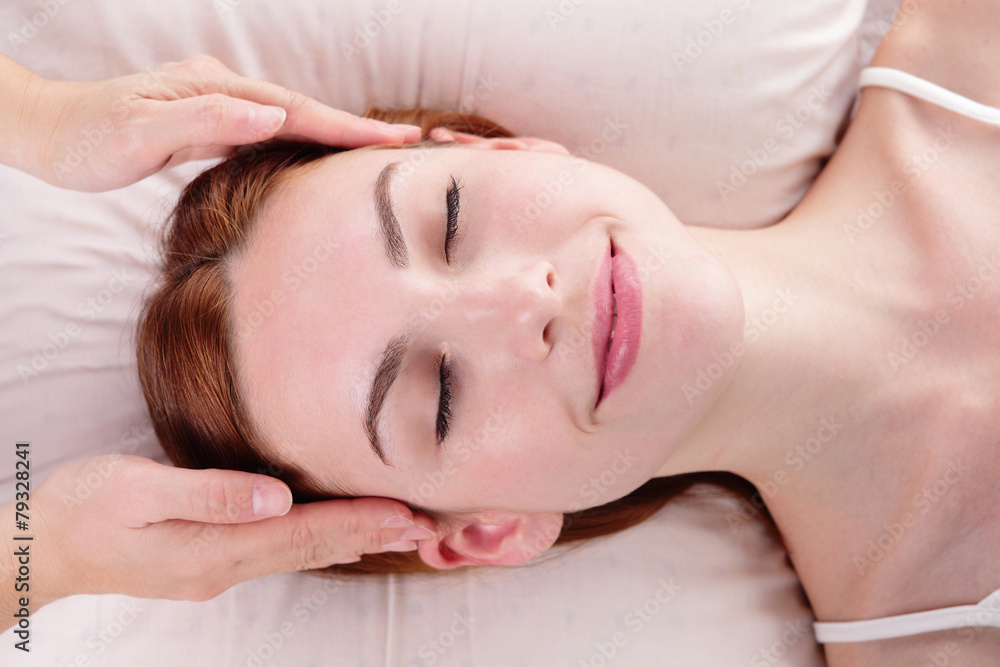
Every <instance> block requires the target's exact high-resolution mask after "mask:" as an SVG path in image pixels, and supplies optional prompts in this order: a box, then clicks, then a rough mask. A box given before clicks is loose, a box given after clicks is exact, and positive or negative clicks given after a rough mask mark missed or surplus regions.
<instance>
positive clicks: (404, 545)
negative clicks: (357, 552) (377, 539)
mask: <svg viewBox="0 0 1000 667" xmlns="http://www.w3.org/2000/svg"><path fill="white" fill-rule="evenodd" d="M416 548H417V545H416V544H414V543H413V542H411V541H409V540H400V541H399V542H390V543H389V544H383V545H382V549H384V550H385V551H413V550H414V549H416Z"/></svg>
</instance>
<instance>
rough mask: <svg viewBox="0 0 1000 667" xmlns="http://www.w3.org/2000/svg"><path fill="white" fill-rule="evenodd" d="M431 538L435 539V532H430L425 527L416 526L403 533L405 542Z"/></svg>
mask: <svg viewBox="0 0 1000 667" xmlns="http://www.w3.org/2000/svg"><path fill="white" fill-rule="evenodd" d="M429 537H434V531H433V530H428V529H427V528H424V527H423V526H416V527H415V528H410V529H409V530H408V531H406V532H405V533H403V539H404V540H426V539H427V538H429Z"/></svg>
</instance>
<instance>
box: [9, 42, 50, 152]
mask: <svg viewBox="0 0 1000 667" xmlns="http://www.w3.org/2000/svg"><path fill="white" fill-rule="evenodd" d="M42 81H43V80H42V79H41V78H40V77H38V76H36V75H35V74H33V73H32V72H30V71H28V70H27V69H25V68H24V67H21V66H20V65H18V64H17V63H16V62H14V61H13V60H11V59H10V58H7V57H6V56H4V55H0V164H6V165H8V166H11V167H15V168H18V169H22V170H25V171H32V169H33V167H32V165H31V161H32V160H33V154H34V147H33V146H32V145H31V137H30V136H29V133H28V128H29V127H30V125H29V121H30V118H29V116H30V113H31V112H30V107H31V105H30V103H29V102H30V99H31V95H32V93H33V91H34V90H35V89H36V88H37V87H39V86H40V84H41V83H42Z"/></svg>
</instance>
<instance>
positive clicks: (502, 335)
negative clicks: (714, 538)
mask: <svg viewBox="0 0 1000 667" xmlns="http://www.w3.org/2000/svg"><path fill="white" fill-rule="evenodd" d="M502 145H504V142H499V143H497V142H491V141H482V142H480V143H477V144H471V145H454V146H445V147H427V146H418V147H413V148H404V149H388V150H374V149H361V150H355V151H350V152H345V153H340V154H337V155H333V156H330V157H328V158H325V159H323V160H322V161H321V162H319V163H317V164H315V165H313V166H311V167H310V168H308V169H306V170H305V171H302V172H300V173H298V174H297V175H295V176H294V177H292V178H291V179H290V180H289V181H288V182H286V183H284V184H283V185H281V186H280V187H279V188H278V189H277V190H276V192H275V193H274V195H273V196H272V197H271V198H270V200H269V201H268V203H267V205H266V206H265V208H264V209H263V211H262V212H261V214H260V216H259V218H258V220H257V222H256V223H255V228H254V237H253V239H252V240H251V242H250V243H249V244H248V246H247V248H246V249H245V252H243V253H242V254H241V255H240V256H238V257H235V258H234V261H233V263H232V266H231V270H232V273H231V277H232V280H233V284H234V292H235V294H234V300H233V302H232V304H231V308H232V310H231V314H232V317H233V321H234V323H235V330H236V336H235V348H234V349H235V357H236V364H237V367H238V373H239V376H240V380H241V384H242V386H243V388H244V390H245V394H246V396H245V399H246V402H247V405H248V407H249V408H250V411H251V414H253V415H254V418H255V422H256V423H257V425H258V427H259V428H260V430H261V432H262V435H263V436H264V437H265V438H266V440H267V441H268V442H269V443H271V446H272V447H273V448H274V450H275V451H274V454H275V455H276V458H278V459H279V460H281V461H283V462H286V463H291V464H295V465H297V466H298V467H300V468H301V469H303V470H304V471H306V472H307V473H308V474H310V475H311V476H312V477H313V478H314V480H315V481H316V482H317V483H318V485H320V486H321V487H323V488H328V489H330V490H331V492H337V493H343V494H347V495H352V496H370V495H371V496H387V497H392V498H397V499H400V500H402V501H404V502H407V503H409V504H410V505H412V506H416V507H420V508H424V509H428V510H436V511H441V512H449V513H454V514H462V513H475V512H484V511H509V512H522V513H542V512H565V511H575V510H579V509H583V508H586V507H592V506H596V505H601V504H604V503H606V502H609V501H610V500H613V499H615V498H619V497H621V496H623V495H626V494H627V493H629V492H631V491H632V490H634V489H636V488H638V487H639V486H640V485H642V484H643V483H644V482H646V481H647V480H648V479H650V478H651V477H653V476H655V475H656V473H657V471H658V470H659V469H660V467H661V466H662V465H663V464H664V462H665V461H666V459H667V458H668V457H669V456H670V454H671V452H672V451H673V448H674V447H676V445H677V444H678V443H679V442H680V440H681V439H682V438H683V437H684V436H685V435H686V434H687V433H688V432H689V431H690V430H691V428H692V427H693V426H694V424H695V423H696V422H697V421H698V419H699V418H700V417H701V416H702V415H703V414H704V412H705V410H706V409H707V408H708V406H709V405H710V403H711V401H712V400H714V398H715V397H716V396H717V395H718V393H719V392H720V391H721V389H722V386H723V385H724V384H725V380H726V379H727V378H721V379H719V380H717V381H715V382H714V383H713V384H712V385H711V386H710V387H709V388H708V389H707V390H704V391H701V392H700V393H698V392H692V391H691V389H692V388H694V387H696V386H703V385H697V382H698V379H697V378H698V374H699V371H701V370H702V369H704V368H706V367H707V366H709V365H710V364H711V363H712V361H713V360H714V358H713V355H714V354H715V353H717V352H720V351H722V350H725V349H728V348H729V346H730V344H731V343H732V342H733V341H736V340H740V338H741V335H742V326H743V302H742V298H741V295H740V292H739V289H738V287H737V286H736V284H735V280H734V278H733V277H732V274H731V273H730V272H729V271H728V270H727V269H726V268H725V267H724V266H722V265H721V264H720V262H719V261H718V260H717V259H716V258H715V257H714V256H713V255H711V254H709V253H708V252H707V251H706V250H705V249H704V248H702V247H701V246H700V245H699V244H697V243H696V242H695V241H694V240H693V238H692V237H691V236H690V235H689V234H688V233H687V231H686V230H685V229H684V227H683V226H682V225H681V224H680V223H679V222H678V221H677V219H676V218H675V217H674V216H673V215H672V214H671V212H670V211H669V210H668V209H667V207H666V206H665V205H664V204H663V203H662V202H661V201H660V200H659V199H658V198H657V197H656V196H655V195H654V194H653V193H652V192H650V191H649V190H648V189H646V188H645V187H644V186H642V185H641V184H639V183H638V182H636V181H635V180H633V179H631V178H629V177H627V176H625V175H624V174H622V173H620V172H617V171H615V170H613V169H610V168H607V167H604V166H601V165H598V164H595V163H591V162H588V161H584V160H581V159H578V158H572V157H570V156H568V155H566V154H564V153H561V152H558V151H553V152H548V151H543V150H499V149H498V146H502ZM541 147H542V148H548V146H546V145H545V144H542V145H541ZM455 186H457V191H456V189H455ZM456 209H457V218H455V217H454V213H455V210H456ZM449 210H450V211H451V214H452V216H453V222H457V237H455V238H454V239H452V241H451V242H450V244H449V248H448V252H447V256H446V251H445V245H446V234H447V229H448V225H449ZM393 220H394V221H395V222H393ZM612 241H613V243H614V248H615V254H616V256H617V255H619V254H625V255H627V256H628V257H630V258H631V260H632V261H633V262H634V265H635V267H636V270H637V275H638V279H639V280H638V283H639V289H638V290H633V292H632V293H633V297H632V298H635V293H636V292H638V291H641V327H639V324H640V323H639V320H640V318H638V317H633V318H632V321H631V324H630V325H629V326H630V327H632V328H633V329H636V328H639V329H640V330H639V331H638V332H637V333H638V338H637V339H635V340H637V343H638V354H637V356H636V358H635V361H634V365H633V366H632V367H631V370H630V372H629V373H628V374H627V376H626V377H625V379H624V381H623V382H621V384H620V385H619V386H617V387H615V388H614V389H613V391H611V392H610V393H608V394H607V395H606V396H603V398H602V399H601V401H600V404H599V405H595V404H596V403H597V400H598V392H599V389H600V387H601V382H602V378H601V377H599V375H600V372H599V369H600V368H601V366H603V364H604V361H603V359H598V358H597V354H596V352H595V343H594V336H593V335H592V334H593V331H594V329H595V324H594V323H595V315H596V313H597V311H598V305H597V303H596V302H595V294H597V295H601V294H604V297H603V298H601V297H600V296H598V298H599V299H601V302H602V303H603V302H605V301H607V299H608V294H609V293H610V289H609V286H608V280H609V278H608V274H607V273H605V272H602V268H605V267H606V266H607V264H606V262H607V261H608V260H609V258H610V256H611V250H612ZM618 261H622V260H621V258H620V257H619V258H618V259H616V262H618ZM617 289H618V290H622V289H624V288H623V287H622V286H621V285H619V286H618V288H617ZM620 296H621V295H620V294H616V299H617V298H619V297H620ZM619 304H621V301H619ZM622 325H623V322H619V323H618V324H616V325H615V326H616V331H622V330H623V329H618V327H619V326H622ZM600 329H601V327H600V325H598V330H599V331H600ZM599 337H600V334H598V338H599ZM602 354H603V350H602ZM442 358H443V359H444V363H445V366H446V367H447V373H446V374H447V378H446V381H447V384H449V385H450V422H449V424H448V427H447V435H446V436H445V437H444V439H443V440H441V436H442V435H443V433H444V422H445V416H444V415H441V414H439V412H440V407H441V403H442V387H441V384H442V372H441V361H442ZM376 376H378V379H376ZM685 387H687V390H685ZM376 415H377V416H376ZM373 441H375V442H377V443H378V446H377V448H378V449H379V451H380V452H381V457H380V455H379V454H377V453H376V451H375V449H376V447H375V445H373ZM382 458H384V460H385V462H383V460H382Z"/></svg>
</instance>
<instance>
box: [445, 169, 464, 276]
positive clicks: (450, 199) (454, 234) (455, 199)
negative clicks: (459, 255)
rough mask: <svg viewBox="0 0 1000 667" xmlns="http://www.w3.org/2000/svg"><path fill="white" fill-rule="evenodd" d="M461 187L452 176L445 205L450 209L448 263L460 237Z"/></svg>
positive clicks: (446, 237) (447, 241) (447, 228)
mask: <svg viewBox="0 0 1000 667" xmlns="http://www.w3.org/2000/svg"><path fill="white" fill-rule="evenodd" d="M461 189H462V188H461V187H459V185H458V183H457V182H456V181H455V177H454V176H452V177H451V187H449V188H448V191H447V193H445V198H444V199H445V207H446V209H447V211H448V217H447V224H446V225H445V237H444V258H445V261H446V262H447V263H448V264H451V254H452V252H453V248H454V245H455V242H456V241H457V239H458V209H459V205H460V204H461V197H460V196H459V191H460V190H461Z"/></svg>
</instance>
